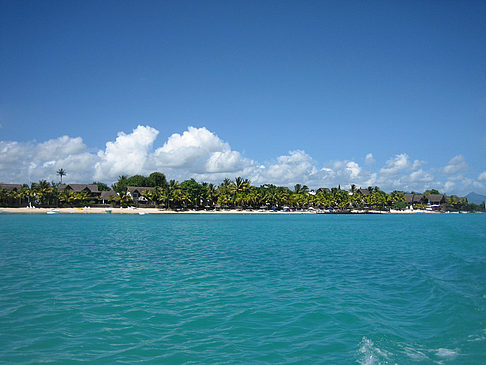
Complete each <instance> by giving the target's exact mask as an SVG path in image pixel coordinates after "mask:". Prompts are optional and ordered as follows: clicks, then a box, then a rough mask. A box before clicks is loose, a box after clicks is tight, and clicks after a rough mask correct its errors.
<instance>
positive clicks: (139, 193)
mask: <svg viewBox="0 0 486 365" xmlns="http://www.w3.org/2000/svg"><path fill="white" fill-rule="evenodd" d="M147 190H148V191H154V190H155V188H154V187H150V186H127V195H129V196H131V197H132V199H133V201H134V202H135V204H137V206H138V205H147V204H148V203H149V200H148V199H147V198H146V197H144V196H143V193H144V192H145V191H147Z"/></svg>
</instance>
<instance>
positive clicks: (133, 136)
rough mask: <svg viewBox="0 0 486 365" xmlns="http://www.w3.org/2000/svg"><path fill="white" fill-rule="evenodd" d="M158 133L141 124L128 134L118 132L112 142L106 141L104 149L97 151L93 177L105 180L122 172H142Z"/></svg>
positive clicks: (122, 173) (132, 173)
mask: <svg viewBox="0 0 486 365" xmlns="http://www.w3.org/2000/svg"><path fill="white" fill-rule="evenodd" d="M158 134H159V131H158V130H156V129H154V128H152V127H148V126H141V125H139V126H138V127H137V128H135V129H134V130H133V132H132V133H130V134H125V133H123V132H120V133H118V137H117V138H116V140H115V141H114V142H107V143H106V148H105V150H104V151H100V152H98V158H99V161H98V162H97V163H96V164H95V170H96V173H95V178H96V179H100V180H106V179H115V178H116V177H117V176H119V175H124V174H128V175H134V174H140V173H143V172H144V171H145V169H146V162H147V159H148V157H149V150H150V149H151V148H152V145H153V143H154V141H155V138H157V135H158Z"/></svg>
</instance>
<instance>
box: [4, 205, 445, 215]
mask: <svg viewBox="0 0 486 365" xmlns="http://www.w3.org/2000/svg"><path fill="white" fill-rule="evenodd" d="M50 211H56V212H59V214H138V215H144V214H340V213H329V212H321V211H316V210H303V211H272V210H236V209H231V210H218V211H216V210H210V211H207V210H165V209H159V208H92V207H84V208H27V207H25V208H0V213H2V212H3V213H16V214H47V212H50ZM390 213H391V214H416V213H432V214H440V213H439V212H436V211H427V210H391V211H390V212H383V211H375V210H370V211H357V210H353V211H351V213H341V214H390Z"/></svg>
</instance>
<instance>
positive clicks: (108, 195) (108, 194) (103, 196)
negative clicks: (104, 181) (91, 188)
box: [100, 190, 116, 200]
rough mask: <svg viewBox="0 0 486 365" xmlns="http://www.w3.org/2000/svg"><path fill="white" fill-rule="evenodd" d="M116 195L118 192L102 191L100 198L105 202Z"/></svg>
mask: <svg viewBox="0 0 486 365" xmlns="http://www.w3.org/2000/svg"><path fill="white" fill-rule="evenodd" d="M115 195H116V192H115V191H113V190H110V191H102V192H101V195H100V197H101V199H103V200H109V199H110V198H111V197H112V196H115Z"/></svg>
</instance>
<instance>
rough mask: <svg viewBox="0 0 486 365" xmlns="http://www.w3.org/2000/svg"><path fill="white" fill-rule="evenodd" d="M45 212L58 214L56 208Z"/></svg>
mask: <svg viewBox="0 0 486 365" xmlns="http://www.w3.org/2000/svg"><path fill="white" fill-rule="evenodd" d="M46 214H59V211H58V210H48V211H47V212H46Z"/></svg>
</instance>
